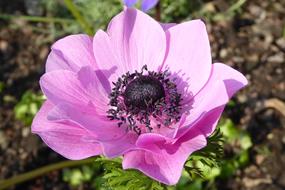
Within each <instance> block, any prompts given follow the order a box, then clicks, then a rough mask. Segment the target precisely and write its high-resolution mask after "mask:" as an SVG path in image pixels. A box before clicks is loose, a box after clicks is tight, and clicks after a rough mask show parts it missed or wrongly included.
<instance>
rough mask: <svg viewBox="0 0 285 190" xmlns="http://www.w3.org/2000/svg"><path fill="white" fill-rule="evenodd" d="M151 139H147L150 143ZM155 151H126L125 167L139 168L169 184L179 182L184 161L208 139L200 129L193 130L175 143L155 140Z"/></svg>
mask: <svg viewBox="0 0 285 190" xmlns="http://www.w3.org/2000/svg"><path fill="white" fill-rule="evenodd" d="M149 140H150V139H149V138H148V139H146V142H141V143H145V144H148V141H149ZM155 141H156V144H154V145H152V146H156V148H155V151H156V153H154V152H151V151H145V150H134V151H130V152H128V153H126V154H125V155H124V160H123V168H124V169H130V168H134V169H138V170H140V171H141V172H143V173H144V174H146V175H148V176H149V177H151V178H153V179H155V180H157V181H160V182H162V183H164V184H167V185H174V184H176V183H177V182H178V180H179V178H180V176H181V174H182V170H183V166H184V163H185V162H186V160H187V158H188V157H189V155H190V154H191V153H193V152H194V151H196V150H199V149H201V148H203V147H204V146H206V144H207V141H206V139H205V137H204V135H202V134H201V133H200V132H199V131H197V130H192V135H191V136H188V137H187V138H186V137H185V138H181V139H180V140H179V141H177V142H176V143H175V144H170V143H167V142H166V141H164V140H163V138H161V140H159V139H158V138H157V139H156V140H155Z"/></svg>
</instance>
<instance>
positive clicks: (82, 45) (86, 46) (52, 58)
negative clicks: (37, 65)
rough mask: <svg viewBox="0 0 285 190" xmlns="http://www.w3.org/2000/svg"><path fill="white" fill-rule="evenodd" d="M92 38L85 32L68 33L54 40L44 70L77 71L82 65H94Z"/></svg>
mask: <svg viewBox="0 0 285 190" xmlns="http://www.w3.org/2000/svg"><path fill="white" fill-rule="evenodd" d="M92 43H93V42H92V38H90V37H89V36H88V35H85V34H77V35H70V36H67V37H65V38H62V39H60V40H58V41H57V42H55V43H54V44H53V46H52V51H51V53H50V54H49V56H48V59H47V63H46V72H50V71H54V70H62V69H63V70H66V69H67V70H71V71H78V70H79V69H80V68H81V67H82V66H93V67H94V66H95V59H94V56H93V47H92Z"/></svg>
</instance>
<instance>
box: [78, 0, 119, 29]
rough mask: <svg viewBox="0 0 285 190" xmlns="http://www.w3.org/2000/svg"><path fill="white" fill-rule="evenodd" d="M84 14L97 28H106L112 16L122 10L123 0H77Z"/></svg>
mask: <svg viewBox="0 0 285 190" xmlns="http://www.w3.org/2000/svg"><path fill="white" fill-rule="evenodd" d="M74 2H75V4H76V5H77V7H78V9H79V10H80V12H81V14H82V16H83V17H84V18H85V19H86V20H87V21H88V22H89V23H90V24H91V25H92V26H93V27H94V29H95V30H98V29H105V28H106V26H107V25H108V23H109V22H110V20H111V18H112V17H114V16H115V15H116V14H117V13H119V12H120V11H121V10H122V7H123V5H122V2H121V0H108V1H102V0H76V1H74Z"/></svg>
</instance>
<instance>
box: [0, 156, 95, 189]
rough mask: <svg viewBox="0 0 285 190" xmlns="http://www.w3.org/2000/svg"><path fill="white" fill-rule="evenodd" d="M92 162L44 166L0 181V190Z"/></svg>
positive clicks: (79, 161) (89, 160)
mask: <svg viewBox="0 0 285 190" xmlns="http://www.w3.org/2000/svg"><path fill="white" fill-rule="evenodd" d="M93 162H94V158H89V159H85V160H76V161H70V160H69V161H63V162H59V163H56V164H51V165H48V166H44V167H42V168H39V169H36V170H33V171H30V172H27V173H24V174H21V175H17V176H14V177H12V178H10V179H6V180H1V181H0V189H1V190H3V189H6V188H8V187H11V186H13V185H16V184H18V183H22V182H24V181H28V180H31V179H33V178H36V177H38V176H41V175H44V174H46V173H48V172H51V171H54V170H59V169H62V168H67V167H74V166H79V165H83V164H91V163H93Z"/></svg>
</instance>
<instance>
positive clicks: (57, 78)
mask: <svg viewBox="0 0 285 190" xmlns="http://www.w3.org/2000/svg"><path fill="white" fill-rule="evenodd" d="M40 86H41V88H42V91H43V92H44V94H45V95H46V96H47V98H48V99H49V100H50V101H51V102H53V103H54V104H60V103H63V102H66V103H69V104H73V105H77V106H78V108H80V107H86V106H88V105H90V103H93V105H95V106H96V110H97V112H98V113H101V114H104V115H105V113H106V111H107V109H108V106H107V105H108V98H107V96H108V93H107V91H108V90H107V89H106V88H105V86H104V85H102V83H101V82H100V81H99V79H98V78H97V76H96V74H95V72H94V71H91V70H90V68H89V67H83V68H81V70H80V71H79V72H78V74H76V73H74V72H71V71H67V70H57V71H52V72H48V73H46V74H44V75H43V76H42V77H41V79H40Z"/></svg>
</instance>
